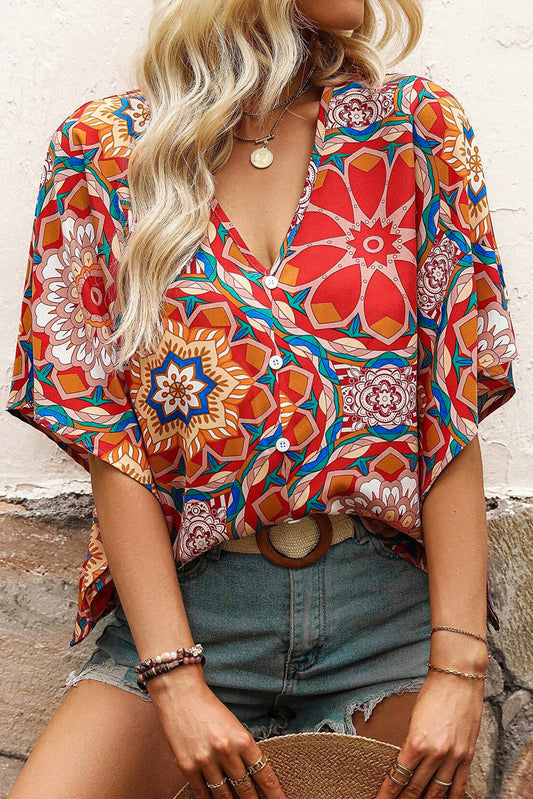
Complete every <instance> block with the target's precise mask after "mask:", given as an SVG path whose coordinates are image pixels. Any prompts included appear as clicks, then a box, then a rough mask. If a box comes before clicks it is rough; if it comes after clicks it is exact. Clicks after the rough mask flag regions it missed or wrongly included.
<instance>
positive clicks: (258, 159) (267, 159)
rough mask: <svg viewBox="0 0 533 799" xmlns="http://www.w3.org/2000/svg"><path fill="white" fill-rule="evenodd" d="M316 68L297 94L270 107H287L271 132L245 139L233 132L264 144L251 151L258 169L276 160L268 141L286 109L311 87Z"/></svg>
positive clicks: (248, 113) (253, 113)
mask: <svg viewBox="0 0 533 799" xmlns="http://www.w3.org/2000/svg"><path fill="white" fill-rule="evenodd" d="M314 69H315V67H314V66H313V67H312V68H311V69H310V70H309V72H308V73H307V76H306V78H305V81H304V82H303V83H302V85H301V86H300V88H299V89H298V91H297V92H296V94H295V95H293V97H290V98H289V99H288V100H284V101H283V102H281V103H277V104H276V105H274V106H272V108H271V109H270V110H271V111H273V110H274V108H279V106H281V105H285V108H284V109H283V111H282V112H281V114H280V115H279V116H278V118H277V119H276V121H275V122H274V125H273V127H272V128H271V130H270V132H269V133H268V134H267V135H266V136H262V137H261V138H259V139H245V138H244V137H243V136H237V134H236V133H234V134H233V135H234V137H235V138H236V139H239V141H248V142H254V143H255V144H260V145H262V146H261V147H255V148H254V149H253V150H252V152H251V153H250V163H251V164H252V165H253V166H255V167H256V168H257V169H266V167H268V166H270V164H271V163H272V161H273V160H274V153H273V152H272V150H269V148H268V142H269V141H270V139H273V138H274V131H275V129H276V128H277V126H278V124H279V122H280V120H281V117H282V116H283V114H284V113H285V111H288V109H289V108H290V106H291V105H292V104H293V103H294V101H295V100H297V99H298V97H300V95H302V94H303V93H304V92H306V91H307V90H308V89H310V88H311V82H310V80H309V78H310V76H311V74H312V73H313V72H314ZM244 113H245V114H247V115H248V116H258V114H257V112H255V111H244Z"/></svg>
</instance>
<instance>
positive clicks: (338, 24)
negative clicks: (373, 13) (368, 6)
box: [297, 0, 365, 30]
mask: <svg viewBox="0 0 533 799" xmlns="http://www.w3.org/2000/svg"><path fill="white" fill-rule="evenodd" d="M297 5H298V7H299V8H300V10H301V11H302V12H303V13H304V14H305V15H306V16H307V17H309V19H310V20H312V22H313V24H314V25H315V26H316V27H317V28H331V29H332V30H355V29H356V28H359V27H360V26H361V25H362V23H363V19H364V14H365V0H327V2H324V0H298V2H297Z"/></svg>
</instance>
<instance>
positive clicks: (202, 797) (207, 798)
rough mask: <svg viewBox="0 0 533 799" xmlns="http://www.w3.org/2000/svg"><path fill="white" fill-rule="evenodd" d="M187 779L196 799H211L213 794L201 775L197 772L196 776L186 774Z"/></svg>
mask: <svg viewBox="0 0 533 799" xmlns="http://www.w3.org/2000/svg"><path fill="white" fill-rule="evenodd" d="M184 773H185V772H184ZM185 777H186V779H187V780H188V783H189V788H190V789H191V791H192V792H193V795H194V799H211V796H212V794H211V793H210V792H209V788H208V787H207V785H206V784H205V780H204V778H203V777H202V775H201V774H198V772H195V773H194V774H185Z"/></svg>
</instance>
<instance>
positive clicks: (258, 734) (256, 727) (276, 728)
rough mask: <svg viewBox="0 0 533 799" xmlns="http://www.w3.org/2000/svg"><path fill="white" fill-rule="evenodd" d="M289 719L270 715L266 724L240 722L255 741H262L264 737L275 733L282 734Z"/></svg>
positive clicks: (269, 736) (270, 736)
mask: <svg viewBox="0 0 533 799" xmlns="http://www.w3.org/2000/svg"><path fill="white" fill-rule="evenodd" d="M288 723H289V720H288V719H286V718H282V717H275V718H274V717H272V718H271V719H270V721H269V722H268V724H253V725H252V724H246V722H244V721H243V722H241V724H242V726H243V727H246V729H247V730H248V732H249V733H250V734H251V735H252V737H253V739H254V740H255V741H263V740H264V739H265V738H272V737H273V736H275V735H283V734H284V733H285V732H286V730H287V725H288Z"/></svg>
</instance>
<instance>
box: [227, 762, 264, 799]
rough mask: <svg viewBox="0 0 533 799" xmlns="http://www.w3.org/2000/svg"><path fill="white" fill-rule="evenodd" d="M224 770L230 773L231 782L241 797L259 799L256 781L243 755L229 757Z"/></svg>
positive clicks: (242, 798) (243, 798)
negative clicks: (249, 771)
mask: <svg viewBox="0 0 533 799" xmlns="http://www.w3.org/2000/svg"><path fill="white" fill-rule="evenodd" d="M224 771H225V772H226V774H227V775H228V778H229V780H228V781H229V784H230V785H231V787H232V789H233V791H234V792H235V793H236V794H237V796H238V797H240V798H241V799H259V797H258V795H257V791H256V790H255V785H254V781H253V779H252V778H251V776H250V775H249V774H248V770H247V768H246V764H245V762H244V760H243V759H242V758H241V757H231V758H228V759H227V760H226V761H225V763H224Z"/></svg>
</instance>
